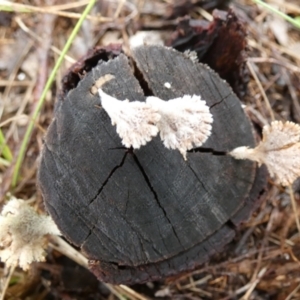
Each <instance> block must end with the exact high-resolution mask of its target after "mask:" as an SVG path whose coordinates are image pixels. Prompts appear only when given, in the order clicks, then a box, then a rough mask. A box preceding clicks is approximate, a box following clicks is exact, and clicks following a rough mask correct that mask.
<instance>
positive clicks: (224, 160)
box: [38, 46, 265, 284]
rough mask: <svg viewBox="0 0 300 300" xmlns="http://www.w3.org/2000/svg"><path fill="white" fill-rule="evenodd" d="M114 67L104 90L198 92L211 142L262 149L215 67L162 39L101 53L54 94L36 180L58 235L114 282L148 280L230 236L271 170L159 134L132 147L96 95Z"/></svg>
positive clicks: (198, 258) (199, 259)
mask: <svg viewBox="0 0 300 300" xmlns="http://www.w3.org/2000/svg"><path fill="white" fill-rule="evenodd" d="M129 59H133V60H134V65H135V69H134V70H133V69H132V68H131V67H130V66H132V63H131V62H130V61H129ZM108 74H110V75H111V76H112V78H113V79H112V80H109V81H108V82H106V83H105V85H104V87H105V92H106V93H107V94H108V95H110V96H112V97H114V98H116V99H129V100H130V101H145V99H146V97H145V96H144V92H143V89H142V88H141V86H143V87H145V84H146V85H147V95H148V96H149V92H150V93H151V94H152V96H155V97H159V98H160V99H164V100H170V99H175V98H178V97H182V96H184V95H199V96H201V99H203V100H205V101H206V103H207V105H208V106H209V107H210V112H211V114H212V115H213V120H214V122H213V124H212V133H211V135H210V136H209V138H208V139H207V141H206V142H205V143H204V144H203V148H204V149H213V150H215V151H217V152H218V153H222V152H224V153H225V152H228V151H229V150H231V149H234V148H235V147H237V146H239V145H249V146H251V147H254V146H255V139H254V135H253V132H252V126H251V124H250V122H249V120H248V118H247V117H246V116H245V114H244V111H243V109H242V107H241V104H240V101H239V99H238V98H237V97H236V96H235V95H234V93H233V92H232V90H231V89H230V87H229V86H228V85H227V84H226V83H225V82H224V81H223V80H222V79H220V77H219V76H218V75H217V74H216V73H215V72H213V71H212V70H211V69H209V68H208V67H207V66H204V65H202V64H199V63H196V62H193V61H191V60H190V59H189V58H187V57H186V56H185V55H183V54H181V53H179V52H177V51H174V50H172V49H168V48H164V47H158V46H142V47H140V48H137V49H135V50H134V51H133V56H132V58H127V57H126V56H125V55H124V54H120V55H119V56H118V57H116V58H113V59H111V60H109V61H107V62H103V61H100V62H99V63H98V65H97V66H95V67H94V68H92V69H91V71H90V72H88V73H87V74H86V75H85V76H84V77H83V78H82V79H81V80H80V81H79V83H78V85H77V86H76V87H75V88H74V89H72V90H70V91H69V92H68V93H67V94H66V96H65V97H64V99H60V100H59V101H58V103H57V107H56V110H55V115H54V119H53V121H52V123H51V125H50V127H49V129H48V132H47V135H46V137H45V145H44V148H43V151H42V154H41V160H40V166H39V174H38V180H39V186H40V189H41V191H42V194H43V197H44V201H45V205H46V207H47V209H48V211H49V213H50V214H51V216H52V217H53V219H54V220H55V222H56V223H57V226H58V227H59V229H60V231H61V232H62V234H63V235H64V236H65V237H66V238H67V239H68V240H69V241H70V242H71V243H72V244H74V245H76V246H77V247H80V248H81V249H82V251H83V252H84V254H85V255H86V256H87V258H89V260H90V261H89V265H90V268H91V270H92V271H93V272H94V273H95V274H96V275H97V277H98V278H99V279H100V280H104V281H106V282H111V283H117V284H119V283H126V284H132V283H140V282H145V281H151V280H157V279H161V278H164V277H167V276H170V275H174V274H178V273H180V272H185V271H187V270H191V269H193V268H195V267H197V266H199V265H201V264H202V263H203V262H205V261H207V260H208V259H209V257H210V256H211V255H213V254H215V253H217V252H220V251H222V249H223V248H224V246H225V245H226V244H227V243H229V242H230V241H231V240H232V238H233V237H234V236H235V230H234V228H235V226H239V224H241V223H242V222H243V221H245V220H246V219H247V218H248V217H249V215H251V211H253V208H254V207H255V203H257V200H258V199H259V198H260V196H261V193H262V192H263V190H264V184H265V173H264V172H262V171H263V170H260V169H258V168H257V165H256V163H253V162H251V161H239V160H235V159H233V158H232V157H230V156H227V155H213V153H205V152H201V151H196V150H195V151H193V150H191V151H189V152H187V160H186V161H185V160H184V159H183V157H182V155H181V154H180V152H179V151H178V150H170V149H167V148H166V147H164V145H163V143H162V141H161V140H160V138H159V136H156V137H154V138H153V139H152V140H151V141H150V142H148V143H147V144H146V145H145V146H142V147H141V148H139V149H127V148H125V147H124V146H123V145H122V142H121V139H120V137H119V135H118V134H117V132H116V127H115V126H113V125H112V124H111V120H110V118H109V116H108V115H107V113H106V112H105V111H104V110H103V109H102V108H101V105H100V98H99V96H98V94H94V93H91V92H90V91H91V88H92V87H93V85H94V84H95V82H96V81H97V80H99V78H100V77H102V76H105V75H108ZM166 83H168V84H166ZM125 153H127V154H126V155H125ZM124 155H125V156H124ZM120 162H121V163H120Z"/></svg>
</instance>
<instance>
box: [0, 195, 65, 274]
mask: <svg viewBox="0 0 300 300" xmlns="http://www.w3.org/2000/svg"><path fill="white" fill-rule="evenodd" d="M0 228H1V230H0V247H1V249H0V257H1V261H3V262H5V263H6V265H7V266H13V265H15V264H18V265H19V266H20V267H21V268H23V269H24V270H26V269H28V267H29V264H30V263H32V262H33V261H43V260H45V255H46V253H45V250H44V248H45V247H46V245H47V243H46V240H45V235H46V234H55V235H60V232H59V230H58V228H57V227H56V225H55V223H54V222H53V220H52V219H51V217H50V216H45V215H39V214H37V213H36V211H35V210H34V209H33V208H32V207H31V206H29V205H28V204H27V203H26V201H24V200H20V199H15V198H13V199H11V200H10V201H9V202H8V203H7V204H6V205H5V206H4V207H3V210H2V212H1V215H0Z"/></svg>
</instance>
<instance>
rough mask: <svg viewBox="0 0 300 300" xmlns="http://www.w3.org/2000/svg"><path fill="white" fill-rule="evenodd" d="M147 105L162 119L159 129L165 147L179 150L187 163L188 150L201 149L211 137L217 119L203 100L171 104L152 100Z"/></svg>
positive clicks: (183, 99) (191, 98) (186, 98)
mask: <svg viewBox="0 0 300 300" xmlns="http://www.w3.org/2000/svg"><path fill="white" fill-rule="evenodd" d="M146 102H147V103H148V104H150V105H151V106H152V107H153V108H155V109H156V110H157V111H158V113H159V114H160V115H161V118H160V120H159V121H158V123H157V127H158V129H159V131H160V137H161V139H162V140H163V143H164V145H165V146H166V147H167V148H169V149H178V150H179V151H180V153H181V154H182V155H183V157H184V159H185V160H186V151H187V150H190V149H192V148H194V147H200V146H201V145H202V144H203V143H204V142H205V141H206V140H207V138H208V137H209V136H210V134H211V129H212V126H211V124H212V122H213V117H212V114H211V113H210V112H209V107H208V106H207V105H206V102H205V101H203V100H200V96H196V95H193V96H190V95H185V96H183V97H181V98H176V99H172V100H168V101H164V100H161V99H159V98H157V97H148V98H147V100H146Z"/></svg>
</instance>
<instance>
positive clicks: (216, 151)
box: [187, 147, 227, 156]
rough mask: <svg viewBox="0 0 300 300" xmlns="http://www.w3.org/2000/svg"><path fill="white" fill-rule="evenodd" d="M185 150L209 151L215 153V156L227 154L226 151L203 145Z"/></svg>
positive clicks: (190, 151)
mask: <svg viewBox="0 0 300 300" xmlns="http://www.w3.org/2000/svg"><path fill="white" fill-rule="evenodd" d="M187 152H189V153H193V152H200V153H211V154H212V155H216V156H225V155H227V151H219V150H214V149H213V148H204V147H198V148H193V149H191V150H188V151H187Z"/></svg>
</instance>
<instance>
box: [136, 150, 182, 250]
mask: <svg viewBox="0 0 300 300" xmlns="http://www.w3.org/2000/svg"><path fill="white" fill-rule="evenodd" d="M132 155H133V158H134V161H135V162H136V164H137V166H138V168H139V169H140V171H141V173H142V174H143V177H144V179H145V181H146V183H147V185H148V186H149V189H150V190H151V192H152V193H153V196H154V199H155V200H156V203H157V205H158V207H159V208H160V209H161V210H162V212H163V214H164V216H165V218H166V220H167V221H168V223H169V224H170V226H171V228H172V231H173V233H174V235H175V237H176V238H177V240H178V242H179V244H180V245H181V246H182V244H181V241H180V239H179V236H178V235H177V232H176V231H175V229H174V226H173V224H172V222H171V220H170V219H169V217H168V214H167V212H166V210H165V208H164V207H163V206H162V205H161V203H160V202H159V199H158V196H157V193H156V191H155V190H154V188H153V186H152V185H151V182H150V179H149V177H148V175H147V174H146V172H145V170H144V168H143V166H142V165H141V163H140V162H139V160H138V158H137V156H136V155H135V154H134V153H132Z"/></svg>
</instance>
